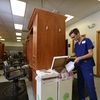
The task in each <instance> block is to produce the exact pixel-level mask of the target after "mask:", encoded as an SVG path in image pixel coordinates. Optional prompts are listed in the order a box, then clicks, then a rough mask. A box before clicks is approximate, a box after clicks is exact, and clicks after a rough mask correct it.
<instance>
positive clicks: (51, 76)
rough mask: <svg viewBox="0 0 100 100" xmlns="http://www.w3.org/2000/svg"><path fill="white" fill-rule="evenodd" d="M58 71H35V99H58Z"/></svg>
mask: <svg viewBox="0 0 100 100" xmlns="http://www.w3.org/2000/svg"><path fill="white" fill-rule="evenodd" d="M57 77H58V73H57V72H56V73H53V72H51V73H49V72H48V73H47V72H46V71H44V74H43V72H41V71H39V70H38V71H37V77H36V80H37V89H36V100H58V99H57V80H58V78H57Z"/></svg>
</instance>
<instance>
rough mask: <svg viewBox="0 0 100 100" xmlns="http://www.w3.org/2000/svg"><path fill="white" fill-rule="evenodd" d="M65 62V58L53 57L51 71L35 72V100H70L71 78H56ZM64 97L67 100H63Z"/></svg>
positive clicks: (66, 58)
mask: <svg viewBox="0 0 100 100" xmlns="http://www.w3.org/2000/svg"><path fill="white" fill-rule="evenodd" d="M67 60H69V59H68V57H67V56H57V57H54V58H53V61H52V65H51V69H49V70H37V71H36V73H37V77H36V80H37V85H36V86H37V87H36V89H37V90H36V100H71V98H72V77H73V76H68V77H67V78H61V79H59V78H58V76H59V74H60V72H61V71H62V69H63V68H65V64H66V62H67ZM66 96H68V97H67V98H68V99H65V98H66Z"/></svg>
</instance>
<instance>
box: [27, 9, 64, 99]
mask: <svg viewBox="0 0 100 100" xmlns="http://www.w3.org/2000/svg"><path fill="white" fill-rule="evenodd" d="M65 19H66V17H65V16H63V15H59V14H55V13H52V12H48V11H44V10H40V9H37V8H35V9H34V11H33V13H32V16H31V18H30V21H29V25H28V30H29V32H30V33H29V34H30V35H29V36H31V37H32V38H31V37H29V41H30V42H31V43H30V44H29V52H30V57H29V66H30V68H31V70H32V88H33V93H34V96H35V97H36V80H35V77H36V70H41V69H49V68H50V67H51V63H52V60H53V57H54V56H64V55H66V43H65V42H66V41H65ZM30 46H31V47H30Z"/></svg>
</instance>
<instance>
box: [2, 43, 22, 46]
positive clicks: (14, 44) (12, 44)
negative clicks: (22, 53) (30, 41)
mask: <svg viewBox="0 0 100 100" xmlns="http://www.w3.org/2000/svg"><path fill="white" fill-rule="evenodd" d="M2 43H4V44H5V46H16V47H17V46H20V47H22V46H23V45H22V43H21V42H18V43H16V42H2Z"/></svg>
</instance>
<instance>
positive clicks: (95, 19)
mask: <svg viewBox="0 0 100 100" xmlns="http://www.w3.org/2000/svg"><path fill="white" fill-rule="evenodd" d="M93 23H95V27H93V28H90V29H89V28H88V27H87V26H88V25H90V26H91V25H92V24H93ZM73 28H78V29H79V30H80V33H81V34H86V37H88V38H90V39H91V40H92V42H93V44H94V46H95V48H94V59H95V62H96V51H97V50H96V31H98V30H100V11H98V12H96V13H94V14H92V15H90V16H88V17H86V18H84V19H82V20H81V21H78V22H77V23H74V24H73V25H71V26H68V27H66V39H68V44H71V46H72V40H71V39H70V37H69V35H68V34H69V32H70V30H71V29H73ZM71 53H72V48H71V47H69V48H68V54H69V55H71ZM96 68H97V67H94V73H95V74H96V73H97V72H96Z"/></svg>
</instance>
